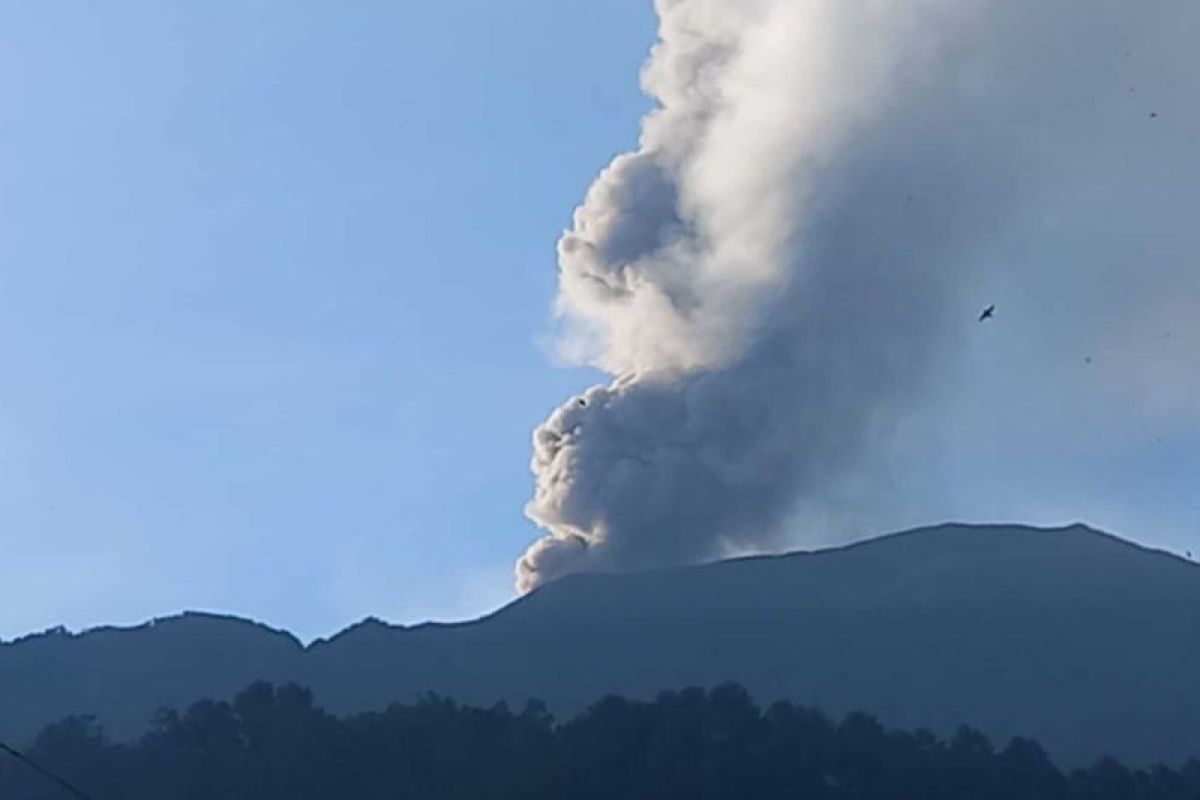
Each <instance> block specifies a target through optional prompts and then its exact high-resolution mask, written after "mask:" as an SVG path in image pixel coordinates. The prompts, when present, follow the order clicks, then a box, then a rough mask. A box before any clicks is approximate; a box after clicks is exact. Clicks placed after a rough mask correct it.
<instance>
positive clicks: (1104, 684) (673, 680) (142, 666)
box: [0, 526, 1200, 762]
mask: <svg viewBox="0 0 1200 800" xmlns="http://www.w3.org/2000/svg"><path fill="white" fill-rule="evenodd" d="M1196 675H1200V569H1198V568H1197V567H1196V566H1195V565H1193V564H1191V563H1189V562H1187V561H1184V560H1182V559H1179V558H1176V557H1173V556H1170V555H1166V554H1163V553H1158V552H1154V551H1150V550H1145V549H1142V548H1139V547H1136V546H1134V545H1131V544H1128V543H1126V542H1122V541H1120V540H1118V539H1115V538H1113V537H1109V536H1106V535H1104V534H1100V533H1097V532H1094V531H1091V530H1088V529H1086V528H1083V527H1078V526H1077V527H1072V528H1065V529H1057V530H1051V531H1045V530H1037V529H1030V528H1018V527H999V526H989V527H970V526H942V527H938V528H928V529H921V530H917V531H910V532H907V533H902V534H895V535H892V536H888V537H884V538H882V539H877V540H874V541H871V542H866V543H862V544H858V545H854V546H851V547H847V548H842V549H838V550H828V551H820V552H815V553H797V554H792V555H787V556H779V557H765V558H750V559H741V560H736V561H727V562H722V563H718V564H712V565H707V566H701V567H692V568H683V569H675V570H669V571H661V572H653V573H644V574H636V575H576V576H572V577H569V578H566V579H564V580H562V581H559V582H557V583H554V584H551V585H549V586H547V587H545V588H543V589H542V590H540V591H538V592H535V593H534V594H532V595H531V596H529V597H526V598H524V599H522V600H519V601H517V602H515V603H513V604H511V605H510V606H508V607H506V608H505V609H502V610H501V611H499V612H497V613H496V614H494V615H492V616H490V617H487V618H485V619H482V620H479V621H477V622H472V623H465V624H458V625H425V626H419V627H416V628H398V627H389V626H386V625H383V624H382V623H378V622H367V623H363V624H361V625H358V626H356V627H354V628H351V629H349V630H347V631H345V632H343V633H342V634H339V635H338V636H336V637H334V638H332V639H330V640H327V641H321V642H317V643H315V644H313V645H312V646H310V647H309V648H307V649H303V648H301V647H300V646H299V645H298V644H297V643H296V642H295V641H294V640H293V639H291V638H290V637H287V636H286V635H284V634H280V633H278V632H273V631H269V630H268V629H265V628H260V627H256V626H249V625H248V624H247V623H242V622H237V621H232V620H220V619H215V618H201V617H195V616H191V617H185V618H181V619H179V620H175V621H166V622H160V623H159V624H157V625H155V626H153V627H144V628H141V629H134V630H130V631H124V632H119V631H113V630H105V631H96V632H91V633H88V634H84V635H81V636H77V637H66V636H61V635H59V636H49V637H38V638H35V639H30V640H25V641H22V642H19V643H16V644H11V645H5V646H0V681H2V683H0V708H3V709H4V712H3V717H4V718H3V719H0V732H2V733H3V734H4V735H6V736H9V737H14V738H20V737H21V736H28V734H29V733H30V732H31V731H33V730H35V729H36V728H37V727H38V726H40V725H41V724H43V723H46V722H49V721H51V720H53V719H55V718H57V717H59V716H62V714H63V713H65V712H66V711H68V710H70V711H75V712H89V713H95V714H96V715H97V716H99V717H100V718H101V719H102V720H104V721H105V722H107V723H108V724H110V725H111V726H112V727H113V728H114V730H116V731H117V732H119V733H123V734H128V733H131V732H133V731H135V730H136V729H137V727H138V725H139V724H140V722H141V721H142V720H145V719H147V718H148V716H149V714H150V712H151V711H152V710H153V708H155V707H156V706H159V705H163V704H165V703H171V704H179V703H181V702H185V701H186V700H187V699H192V698H194V697H200V696H228V695H229V694H230V693H231V692H232V691H235V690H236V689H237V688H238V687H240V685H242V684H244V683H246V682H248V681H249V680H250V679H252V678H254V677H262V678H268V679H272V680H276V681H279V680H289V679H291V680H298V681H301V682H303V683H306V684H308V685H310V686H311V687H312V688H313V689H314V691H315V692H316V693H317V696H318V698H319V699H320V700H321V701H322V702H323V703H324V704H325V705H327V706H328V707H330V708H332V709H334V710H337V711H353V710H361V709H367V708H377V707H380V706H382V705H384V704H386V703H387V702H390V701H392V700H407V699H411V698H412V697H413V696H415V695H416V694H419V693H421V692H424V691H436V692H439V693H443V694H447V695H450V696H453V697H456V698H458V699H460V700H463V701H468V702H476V703H492V702H495V701H496V700H499V699H506V700H508V701H509V702H513V703H522V702H524V700H525V699H527V698H529V697H540V698H542V699H544V700H546V701H547V702H548V703H549V704H550V706H551V708H552V709H554V710H555V711H557V712H558V713H560V714H563V713H571V712H574V711H576V710H579V709H580V708H581V707H583V706H584V705H586V704H587V703H589V702H591V701H594V700H595V699H597V698H598V697H599V696H600V695H602V694H604V693H607V692H618V693H622V694H626V695H635V696H637V695H642V696H644V695H648V694H652V693H654V692H656V691H658V690H659V689H662V688H675V687H681V686H684V685H692V684H699V685H711V684H714V683H718V682H722V681H726V680H736V681H738V682H740V683H742V684H744V685H746V686H747V688H749V689H750V690H751V691H752V692H753V693H754V694H755V696H756V697H758V698H759V699H760V700H762V701H769V700H772V699H775V698H781V697H786V698H789V699H793V700H796V701H799V702H802V703H805V704H811V705H817V706H821V707H823V708H825V709H827V710H829V711H831V712H835V713H841V712H845V711H849V710H853V709H863V710H867V711H870V712H873V713H875V714H877V715H879V716H880V717H881V718H882V719H883V720H885V721H886V722H887V723H889V724H892V725H897V726H906V727H907V726H918V725H924V726H928V727H932V728H935V729H937V730H941V731H945V730H949V729H952V728H954V727H955V726H957V725H958V724H961V723H969V724H971V725H974V726H977V727H980V728H982V729H983V730H985V731H986V732H988V733H989V734H992V735H993V736H996V737H1007V736H1011V735H1014V734H1022V735H1029V736H1033V737H1035V738H1038V739H1039V740H1041V741H1042V742H1043V743H1044V744H1045V745H1046V746H1047V747H1048V748H1049V749H1050V751H1051V752H1052V753H1054V754H1056V755H1057V756H1059V757H1060V758H1062V759H1063V760H1066V761H1069V762H1074V761H1078V760H1081V759H1090V758H1094V757H1096V756H1098V755H1101V754H1103V753H1112V754H1114V755H1118V756H1120V757H1122V758H1123V759H1126V760H1130V761H1135V762H1148V761H1154V760H1164V761H1170V762H1177V761H1181V760H1183V759H1185V758H1186V757H1189V756H1200V691H1197V689H1200V679H1198V678H1196V677H1195V676H1196ZM47 676H51V677H50V678H47Z"/></svg>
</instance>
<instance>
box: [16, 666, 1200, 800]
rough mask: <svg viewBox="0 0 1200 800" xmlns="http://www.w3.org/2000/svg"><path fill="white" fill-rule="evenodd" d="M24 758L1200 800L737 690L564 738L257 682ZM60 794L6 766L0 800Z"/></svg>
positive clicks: (257, 790) (696, 694) (438, 708)
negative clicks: (336, 704)
mask: <svg viewBox="0 0 1200 800" xmlns="http://www.w3.org/2000/svg"><path fill="white" fill-rule="evenodd" d="M0 713H3V712H2V710H0ZM24 755H25V756H27V757H28V758H29V759H30V761H32V762H33V763H36V764H38V765H41V766H43V767H45V768H47V769H48V770H50V771H52V772H53V773H54V774H55V775H57V776H59V777H61V778H62V779H64V780H66V781H67V782H68V783H69V784H71V785H72V786H75V787H78V788H79V789H80V790H82V791H83V792H84V793H86V795H87V796H88V797H89V798H91V799H92V800H163V798H171V799H172V800H285V799H286V800H310V799H311V800H318V799H319V800H407V799H412V800H443V798H444V799H446V800H450V799H454V800H492V799H493V798H494V799H496V800H502V799H506V798H512V799H513V800H517V799H518V798H519V799H520V800H538V799H539V798H554V799H555V800H565V799H566V798H571V799H572V800H592V798H595V800H601V798H603V800H611V799H612V798H622V799H623V800H641V799H643V798H644V799H645V800H651V799H653V800H671V799H673V798H680V800H682V799H683V798H687V799H688V800H706V799H709V798H711V799H713V800H716V799H717V798H721V799H724V798H730V799H731V800H732V799H733V798H737V799H738V800H755V799H757V798H762V799H763V800H767V799H771V800H774V799H775V798H803V799H804V800H967V799H968V798H969V799H971V800H992V799H993V798H994V799H995V800H1000V799H1001V798H1003V799H1004V800H1010V799H1011V798H1023V799H1024V800H1125V799H1126V798H1128V799H1130V800H1134V799H1136V800H1200V761H1191V762H1189V763H1187V764H1186V765H1184V766H1182V767H1180V768H1176V769H1173V768H1168V767H1154V768H1151V769H1131V768H1129V767H1126V766H1123V765H1122V764H1120V763H1118V762H1117V761H1115V760H1113V759H1108V758H1106V759H1103V760H1100V761H1098V762H1097V763H1096V764H1094V765H1092V766H1090V767H1088V768H1084V769H1075V770H1070V771H1065V770H1063V769H1060V768H1059V767H1058V766H1056V765H1055V764H1054V763H1053V762H1052V760H1051V759H1050V758H1049V757H1048V756H1047V754H1046V753H1045V752H1044V751H1043V750H1042V748H1041V747H1040V746H1039V745H1038V744H1037V743H1036V742H1033V741H1031V740H1029V739H1020V738H1018V739H1013V740H1012V741H1010V742H1008V743H1007V744H1006V745H1004V746H1003V747H997V746H995V745H993V743H992V742H990V741H989V740H988V738H987V737H985V736H984V735H982V734H981V733H979V732H978V731H975V730H972V729H970V728H965V727H964V728H961V729H960V730H959V731H958V732H957V733H955V734H954V735H952V736H948V737H938V736H936V735H934V734H932V733H929V732H928V731H915V732H908V731H897V730H888V729H885V728H884V727H883V726H882V725H880V724H879V722H877V721H876V720H875V719H874V718H872V717H871V716H868V715H866V714H860V713H856V714H850V715H848V716H846V717H844V718H842V719H833V718H831V717H829V716H827V715H825V714H823V713H821V712H820V711H816V710H813V709H810V708H804V707H800V706H796V705H793V704H791V703H785V702H781V703H776V704H774V705H771V706H770V707H768V708H765V709H763V708H760V707H759V706H757V705H756V704H755V703H754V701H753V700H752V699H751V697H750V695H749V694H748V693H747V692H746V691H745V690H744V689H743V688H741V687H740V686H736V685H732V684H730V685H725V686H721V687H718V688H715V689H712V690H703V689H687V690H684V691H678V692H664V693H663V694H660V695H659V696H658V697H657V698H656V699H655V700H653V701H648V702H640V701H631V700H626V699H622V698H619V697H608V698H605V699H603V700H601V701H600V702H598V703H596V704H595V705H593V706H592V707H591V708H589V709H588V710H587V711H585V712H583V713H582V714H580V715H578V716H577V717H575V718H573V719H570V720H568V721H564V722H561V723H560V722H556V721H555V720H554V719H553V718H552V717H551V715H550V714H549V713H548V712H547V710H546V708H545V706H544V705H543V704H541V703H538V702H536V701H535V702H530V703H529V704H527V705H526V706H525V707H524V708H523V709H521V710H520V711H514V710H512V709H510V708H509V707H507V706H505V705H503V704H500V705H496V706H494V707H492V708H487V709H483V708H474V707H470V706H465V705H460V704H458V703H456V702H454V701H453V700H449V699H446V698H442V697H437V696H432V695H431V696H427V697H425V698H423V699H421V700H420V701H419V702H416V703H413V704H409V705H400V704H397V705H393V706H391V707H389V708H388V709H386V710H384V711H378V712H371V713H363V714H357V715H354V716H349V717H336V716H333V715H331V714H328V713H326V712H325V711H323V710H322V709H321V708H320V707H319V706H318V705H317V704H316V703H315V702H314V699H313V696H312V694H311V692H309V691H308V690H307V689H304V688H301V687H298V686H295V685H288V686H282V687H276V686H272V685H270V684H267V683H257V684H254V685H253V686H250V687H249V688H247V689H246V690H245V691H243V692H241V693H240V694H239V695H238V696H237V697H236V698H235V699H234V700H233V701H232V702H230V703H227V702H214V701H207V700H206V701H202V702H199V703H196V704H194V705H192V706H191V707H190V708H188V709H186V710H185V711H183V712H177V711H162V712H160V713H159V714H158V715H157V717H156V719H155V720H154V722H153V725H152V726H151V728H150V729H149V730H148V732H147V733H145V734H144V735H143V736H142V737H141V738H140V739H138V740H136V741H133V742H114V741H111V740H110V739H109V738H107V737H106V736H105V734H104V731H103V730H102V729H101V728H100V727H99V726H98V725H96V723H95V722H94V721H93V720H91V719H88V718H81V717H73V718H69V719H66V720H64V721H62V722H60V723H57V724H55V725H52V726H50V727H48V728H46V729H45V730H44V731H42V733H41V734H40V735H39V736H38V737H37V739H36V741H35V742H34V743H33V745H32V746H31V747H30V748H28V750H26V751H25V752H24ZM70 796H71V795H70V793H69V791H68V790H67V789H64V788H63V787H62V786H59V785H56V784H55V783H53V782H52V781H50V780H48V779H47V778H46V777H45V776H44V775H40V774H38V773H37V772H35V771H34V770H33V769H30V768H29V766H28V765H27V764H24V763H22V762H20V761H18V760H17V759H15V758H4V754H0V798H4V800H61V799H62V798H69V797H70Z"/></svg>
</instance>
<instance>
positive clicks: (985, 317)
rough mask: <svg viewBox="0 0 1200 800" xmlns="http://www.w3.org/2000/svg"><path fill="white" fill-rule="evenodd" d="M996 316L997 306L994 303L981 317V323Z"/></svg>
mask: <svg viewBox="0 0 1200 800" xmlns="http://www.w3.org/2000/svg"><path fill="white" fill-rule="evenodd" d="M994 316H996V304H995V303H992V304H991V305H990V306H988V307H987V308H985V309H984V310H983V313H982V314H980V315H979V321H980V322H983V321H984V320H989V319H991V318H992V317H994Z"/></svg>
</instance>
